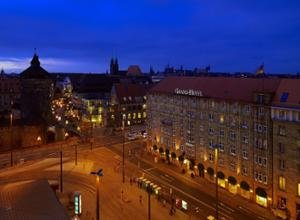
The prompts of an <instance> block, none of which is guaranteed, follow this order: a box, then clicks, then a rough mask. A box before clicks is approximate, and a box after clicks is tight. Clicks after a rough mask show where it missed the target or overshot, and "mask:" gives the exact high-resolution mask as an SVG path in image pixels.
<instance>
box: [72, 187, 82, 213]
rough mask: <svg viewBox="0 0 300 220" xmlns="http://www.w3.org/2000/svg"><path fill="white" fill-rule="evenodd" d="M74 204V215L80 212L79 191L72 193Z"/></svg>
mask: <svg viewBox="0 0 300 220" xmlns="http://www.w3.org/2000/svg"><path fill="white" fill-rule="evenodd" d="M74 206H75V210H74V211H75V215H80V214H81V194H80V193H79V192H75V193H74Z"/></svg>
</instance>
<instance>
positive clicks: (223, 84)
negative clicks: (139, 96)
mask: <svg viewBox="0 0 300 220" xmlns="http://www.w3.org/2000/svg"><path fill="white" fill-rule="evenodd" d="M279 83H280V79H275V78H234V77H182V76H181V77H167V78H165V79H163V80H162V81H161V82H160V83H158V84H157V85H156V86H154V87H153V88H152V89H151V90H150V92H152V93H153V92H154V93H156V92H158V93H168V94H174V93H175V89H181V90H190V89H191V90H194V91H201V93H202V95H203V96H204V97H210V98H215V99H224V100H232V101H243V102H253V93H254V92H263V93H275V92H276V90H277V87H278V86H279Z"/></svg>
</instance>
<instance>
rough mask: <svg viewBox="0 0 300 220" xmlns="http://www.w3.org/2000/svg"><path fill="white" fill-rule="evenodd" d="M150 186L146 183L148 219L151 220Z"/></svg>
mask: <svg viewBox="0 0 300 220" xmlns="http://www.w3.org/2000/svg"><path fill="white" fill-rule="evenodd" d="M151 192H152V189H151V186H150V184H148V186H147V193H148V220H151Z"/></svg>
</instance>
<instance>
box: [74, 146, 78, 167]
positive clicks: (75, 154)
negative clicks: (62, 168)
mask: <svg viewBox="0 0 300 220" xmlns="http://www.w3.org/2000/svg"><path fill="white" fill-rule="evenodd" d="M77 146H78V145H77V144H75V166H77Z"/></svg>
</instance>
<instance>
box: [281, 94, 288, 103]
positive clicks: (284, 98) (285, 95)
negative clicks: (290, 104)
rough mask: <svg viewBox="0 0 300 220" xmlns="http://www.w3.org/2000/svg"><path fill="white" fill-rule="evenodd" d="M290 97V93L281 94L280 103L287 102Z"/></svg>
mask: <svg viewBox="0 0 300 220" xmlns="http://www.w3.org/2000/svg"><path fill="white" fill-rule="evenodd" d="M288 97H289V93H288V92H283V93H282V94H281V97H280V102H286V101H287V99H288Z"/></svg>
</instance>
